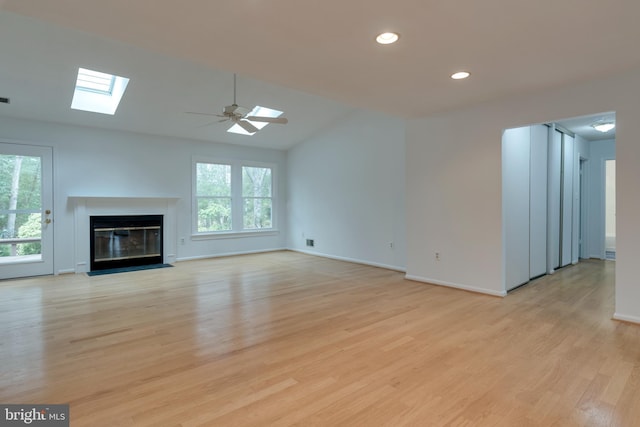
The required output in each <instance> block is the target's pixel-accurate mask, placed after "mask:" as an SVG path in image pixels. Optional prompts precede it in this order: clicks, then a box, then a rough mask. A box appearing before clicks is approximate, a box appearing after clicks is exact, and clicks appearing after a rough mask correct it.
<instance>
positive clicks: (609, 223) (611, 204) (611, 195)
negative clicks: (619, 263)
mask: <svg viewBox="0 0 640 427" xmlns="http://www.w3.org/2000/svg"><path fill="white" fill-rule="evenodd" d="M604 170H605V186H604V188H605V190H604V196H605V202H604V210H605V212H604V218H605V226H604V230H605V231H604V242H605V243H604V255H605V259H609V260H615V259H616V161H615V160H605V161H604Z"/></svg>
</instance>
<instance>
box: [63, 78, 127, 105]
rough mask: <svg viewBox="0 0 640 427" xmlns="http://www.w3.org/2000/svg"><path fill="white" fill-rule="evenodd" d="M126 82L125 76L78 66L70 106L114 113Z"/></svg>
mask: <svg viewBox="0 0 640 427" xmlns="http://www.w3.org/2000/svg"><path fill="white" fill-rule="evenodd" d="M128 84H129V79H128V78H126V77H120V76H114V75H113V74H107V73H102V72H100V71H94V70H87V69H86V68H79V69H78V78H77V79H76V87H75V90H74V91H73V99H72V100H71V108H72V109H74V110H82V111H90V112H92V113H101V114H110V115H114V114H115V113H116V110H117V109H118V105H119V104H120V100H121V99H122V96H123V95H124V91H125V90H126V89H127V85H128Z"/></svg>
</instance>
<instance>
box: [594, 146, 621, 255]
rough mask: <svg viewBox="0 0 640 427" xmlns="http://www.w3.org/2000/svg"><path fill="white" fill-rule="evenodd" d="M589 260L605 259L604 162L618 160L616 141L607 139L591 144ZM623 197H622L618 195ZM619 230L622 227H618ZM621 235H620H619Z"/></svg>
mask: <svg viewBox="0 0 640 427" xmlns="http://www.w3.org/2000/svg"><path fill="white" fill-rule="evenodd" d="M589 151H590V153H591V154H590V156H589V177H588V179H589V212H588V213H589V217H588V218H589V219H588V222H589V235H588V237H589V258H602V259H604V257H605V256H604V231H605V229H604V226H605V222H604V221H605V218H604V203H605V173H604V172H605V171H604V161H605V160H608V159H615V158H616V141H615V140H614V139H606V140H602V141H590V142H589ZM618 197H622V195H618ZM618 230H620V226H619V225H618ZM618 234H620V233H618Z"/></svg>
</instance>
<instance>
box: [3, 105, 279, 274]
mask: <svg viewBox="0 0 640 427" xmlns="http://www.w3.org/2000/svg"><path fill="white" fill-rule="evenodd" d="M0 140H2V141H5V142H21V143H31V144H36V145H47V146H52V147H53V156H54V160H53V161H54V174H55V176H54V234H55V261H54V272H55V273H59V272H68V271H74V250H75V248H74V247H73V246H74V245H73V238H72V236H73V231H74V219H73V213H74V206H73V203H72V201H70V200H69V197H73V196H82V197H86V196H94V197H96V196H104V197H107V196H108V197H170V198H178V199H179V200H178V203H177V223H178V227H177V235H178V238H180V237H185V244H184V245H177V259H178V260H180V259H188V258H199V257H209V256H215V255H224V254H233V253H244V252H252V251H262V250H271V249H281V248H284V247H285V246H286V221H287V218H286V201H285V195H286V153H285V152H283V151H277V150H266V149H257V148H249V147H240V146H233V145H228V144H216V143H213V142H212V143H206V142H200V141H191V140H180V139H175V138H165V137H157V136H150V135H142V134H135V133H129V132H114V131H106V130H99V129H90V128H82V127H72V126H63V125H56V124H51V123H44V122H34V121H26V120H18V119H12V118H8V117H0ZM194 155H199V156H213V157H223V158H229V159H243V160H252V161H261V162H269V163H274V164H276V165H277V168H278V170H277V172H278V177H279V186H280V187H279V190H280V193H279V194H280V197H279V198H278V200H277V201H276V203H277V204H278V208H279V210H278V212H279V217H278V218H277V221H278V225H279V233H277V234H275V235H270V236H262V237H246V238H236V239H215V240H198V241H192V240H191V239H190V236H191V168H192V156H194Z"/></svg>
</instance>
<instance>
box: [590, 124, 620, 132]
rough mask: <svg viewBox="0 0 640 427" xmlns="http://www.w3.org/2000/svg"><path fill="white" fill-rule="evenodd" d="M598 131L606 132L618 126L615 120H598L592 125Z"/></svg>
mask: <svg viewBox="0 0 640 427" xmlns="http://www.w3.org/2000/svg"><path fill="white" fill-rule="evenodd" d="M591 127H592V128H594V129H595V130H597V131H598V132H602V133H606V132H609V131H610V130H611V129H613V128H615V127H616V124H615V123H614V122H597V123H594V124H592V125H591Z"/></svg>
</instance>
